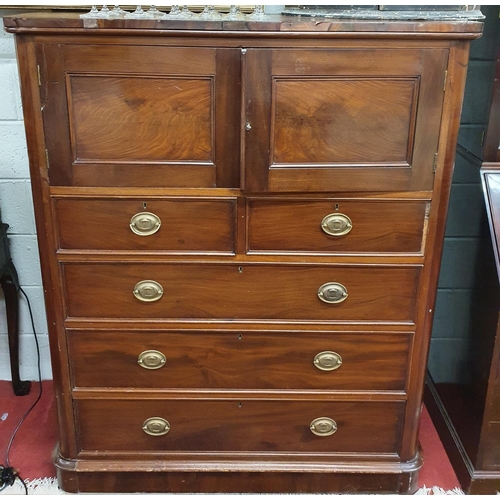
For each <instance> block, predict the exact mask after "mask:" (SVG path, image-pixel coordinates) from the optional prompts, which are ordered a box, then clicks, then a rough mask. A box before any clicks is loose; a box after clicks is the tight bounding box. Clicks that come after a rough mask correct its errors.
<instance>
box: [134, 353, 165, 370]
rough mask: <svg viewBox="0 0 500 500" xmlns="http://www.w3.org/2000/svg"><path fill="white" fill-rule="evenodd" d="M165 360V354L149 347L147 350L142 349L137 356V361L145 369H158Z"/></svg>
mask: <svg viewBox="0 0 500 500" xmlns="http://www.w3.org/2000/svg"><path fill="white" fill-rule="evenodd" d="M166 362H167V358H166V357H165V354H163V353H162V352H160V351H154V350H152V349H150V350H149V351H142V352H141V354H139V356H138V358H137V363H139V366H141V367H142V368H146V370H158V368H161V367H162V366H163V365H165V363H166Z"/></svg>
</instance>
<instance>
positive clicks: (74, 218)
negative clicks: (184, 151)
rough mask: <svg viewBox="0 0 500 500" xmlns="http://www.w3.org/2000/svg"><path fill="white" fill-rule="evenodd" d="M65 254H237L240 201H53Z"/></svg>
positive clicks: (167, 199)
mask: <svg viewBox="0 0 500 500" xmlns="http://www.w3.org/2000/svg"><path fill="white" fill-rule="evenodd" d="M54 210H55V217H56V220H57V225H58V232H59V247H60V248H61V249H70V250H71V249H77V250H78V249H85V250H129V251H131V250H132V251H133V250H138V251H148V250H156V251H158V250H163V251H167V252H168V251H169V252H174V253H179V254H182V253H192V252H195V253H205V252H219V253H233V252H234V239H235V236H234V233H235V229H234V227H235V221H236V199H235V198H224V199H205V200H200V199H194V198H193V199H191V198H159V199H147V200H143V199H88V198H85V199H78V198H71V199H69V198H56V199H54Z"/></svg>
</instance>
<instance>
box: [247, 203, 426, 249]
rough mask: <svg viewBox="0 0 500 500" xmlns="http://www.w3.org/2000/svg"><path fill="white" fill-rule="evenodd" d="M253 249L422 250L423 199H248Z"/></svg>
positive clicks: (248, 235) (423, 225)
mask: <svg viewBox="0 0 500 500" xmlns="http://www.w3.org/2000/svg"><path fill="white" fill-rule="evenodd" d="M247 207H248V208H247V210H248V233H247V248H248V251H249V252H253V253H263V252H272V253H283V252H297V253H326V254H328V253H420V252H422V241H423V236H424V229H425V214H426V207H427V202H425V201H380V200H377V201H369V200H335V199H331V200H325V199H323V200H314V199H312V200H309V199H307V200H284V199H270V198H251V199H250V200H249V201H248V206H247Z"/></svg>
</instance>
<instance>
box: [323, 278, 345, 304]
mask: <svg viewBox="0 0 500 500" xmlns="http://www.w3.org/2000/svg"><path fill="white" fill-rule="evenodd" d="M348 296H349V295H348V293H347V288H346V287H345V286H344V285H342V283H335V282H330V283H324V284H323V285H321V286H320V287H319V289H318V297H319V298H320V300H322V301H323V302H326V303H327V304H340V303H341V302H344V300H346V299H347V297H348Z"/></svg>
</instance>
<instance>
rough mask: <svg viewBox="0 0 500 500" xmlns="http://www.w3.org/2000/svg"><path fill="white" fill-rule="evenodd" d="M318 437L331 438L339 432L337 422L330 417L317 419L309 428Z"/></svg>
mask: <svg viewBox="0 0 500 500" xmlns="http://www.w3.org/2000/svg"><path fill="white" fill-rule="evenodd" d="M309 428H310V429H311V432H312V433H313V434H315V435H316V436H321V437H323V436H331V435H332V434H335V433H336V432H337V422H335V420H333V419H331V418H328V417H319V418H315V419H314V420H313V421H312V422H311V425H310V426H309Z"/></svg>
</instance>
